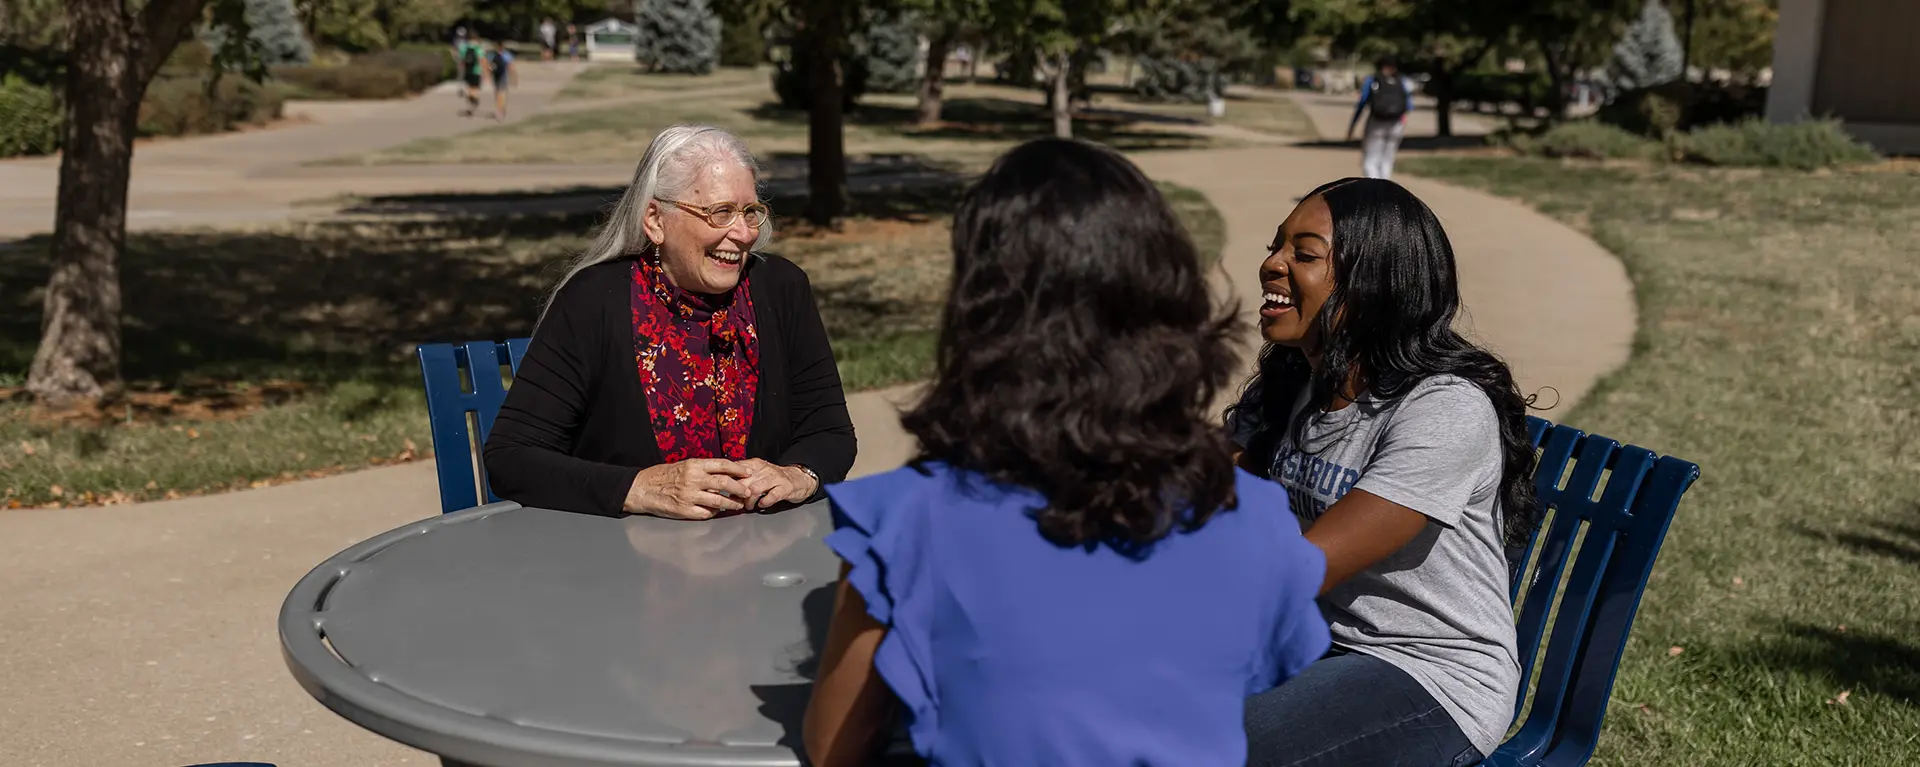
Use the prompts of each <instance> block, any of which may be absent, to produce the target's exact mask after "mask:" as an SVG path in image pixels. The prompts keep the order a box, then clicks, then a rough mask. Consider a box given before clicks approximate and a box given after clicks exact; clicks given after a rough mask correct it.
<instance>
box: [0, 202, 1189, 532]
mask: <svg viewBox="0 0 1920 767" xmlns="http://www.w3.org/2000/svg"><path fill="white" fill-rule="evenodd" d="M959 181H960V179H957V178H956V179H953V180H952V183H947V184H935V185H931V186H926V185H922V186H916V187H913V188H909V189H893V190H881V191H878V192H876V193H874V194H870V195H867V194H863V195H860V196H857V197H856V198H855V200H854V211H853V213H854V215H853V216H852V217H850V218H849V219H847V220H846V221H845V223H844V226H843V227H842V228H841V229H840V230H839V231H813V230H809V229H807V228H806V227H804V226H798V225H795V226H789V227H785V228H784V231H782V233H781V236H780V237H777V238H776V239H775V245H774V247H773V248H772V250H773V251H774V252H777V253H780V254H782V255H785V256H787V257H788V258H791V259H793V260H794V261H795V262H797V263H799V264H800V265H801V266H802V267H803V268H805V269H806V270H807V271H808V274H809V275H810V276H811V278H812V281H813V285H814V290H815V294H816V296H817V297H818V300H819V303H820V308H821V313H822V319H823V320H824V322H825V324H826V326H827V330H828V332H829V334H830V335H831V336H832V338H833V343H834V351H835V355H836V358H837V360H838V362H839V365H840V370H841V376H842V378H843V379H844V382H845V385H846V387H847V388H848V389H849V390H850V391H858V390H863V389H871V388H878V387H883V386H891V385H896V384H900V383H905V382H909V381H913V380H917V379H920V378H924V377H925V376H926V375H927V374H928V372H929V371H930V370H931V364H932V363H931V361H932V349H933V328H934V326H935V322H936V320H937V317H938V312H939V308H940V305H941V303H942V301H944V299H945V293H946V289H947V280H948V273H949V267H950V256H949V253H948V248H949V240H948V238H949V227H950V218H949V216H950V211H952V210H953V207H954V203H955V201H956V193H957V191H958V189H959ZM1166 191H1167V194H1168V197H1169V198H1170V199H1171V200H1172V201H1173V202H1174V204H1175V206H1176V207H1177V208H1178V210H1179V211H1180V212H1181V215H1182V217H1183V219H1185V220H1186V221H1187V222H1188V225H1189V226H1190V227H1191V228H1192V229H1193V230H1194V234H1195V239H1196V240H1197V241H1199V242H1200V243H1202V247H1203V249H1205V250H1206V252H1207V253H1208V255H1209V256H1210V257H1216V258H1217V256H1218V250H1219V247H1220V245H1219V243H1220V242H1222V241H1223V240H1224V237H1225V232H1224V226H1223V224H1222V221H1221V218H1220V214H1219V213H1218V211H1216V210H1214V209H1213V207H1212V205H1211V204H1209V203H1208V202H1207V201H1206V198H1205V197H1204V196H1201V195H1200V194H1199V193H1197V192H1194V191H1192V190H1188V189H1181V188H1177V187H1172V186H1167V187H1166ZM616 192H617V190H569V191H565V192H559V193H549V194H531V193H518V194H491V195H488V194H476V195H428V196H417V197H399V198H386V199H375V200H363V201H360V202H359V203H358V204H356V205H354V206H351V207H350V209H349V214H350V216H351V217H350V218H346V219H343V220H335V221H326V222H318V223H310V224H304V225H299V226H287V227H279V228H272V229H261V230H254V231H210V230H203V231H184V232H169V233H141V232H136V233H132V234H130V235H129V237H128V246H127V251H126V254H125V256H124V257H123V258H122V260H121V269H122V283H123V285H125V286H126V292H125V331H124V332H125V338H124V348H125V359H124V370H125V373H126V377H127V379H128V380H129V381H130V382H132V383H131V385H130V388H131V389H132V390H133V391H132V393H131V394H130V396H129V397H128V400H127V402H125V403H121V404H120V405H118V406H117V407H118V408H120V409H116V410H111V411H109V412H104V413H92V414H89V417H87V418H84V419H75V418H68V419H62V420H51V419H49V418H47V417H45V416H43V415H41V414H36V413H35V412H34V411H33V410H32V409H31V408H30V407H29V406H28V404H27V403H26V402H25V401H24V400H23V399H20V398H12V399H8V398H6V397H4V396H0V508H4V507H7V506H16V505H27V506H39V505H46V504H52V503H59V504H63V505H85V504H94V503H103V502H116V503H117V502H128V501H139V500H153V499H158V498H165V497H169V496H170V495H192V494H199V493H207V492H218V491H222V490H229V489H237V488H244V487H250V486H259V485H263V484H272V483H277V482H283V481H291V480H295V479H300V478H304V477H308V476H314V475H323V474H327V473H333V472H339V471H345V470H351V469H355V468H360V467H365V466H369V465H380V464H387V463H392V462H396V461H407V460H413V459H415V458H418V457H425V456H426V455H428V454H430V453H431V444H432V438H431V435H430V434H429V432H428V430H427V421H426V408H425V403H424V400H423V396H422V395H421V392H420V384H419V375H418V372H417V371H418V367H417V363H416V362H414V359H413V352H412V349H413V346H414V345H415V344H418V343H422V342H432V341H463V340H474V339H487V338H492V339H499V338H508V337H515V336H525V335H527V334H529V333H531V332H532V330H533V321H534V319H535V317H536V315H537V312H538V310H539V305H540V299H541V297H542V296H543V295H544V293H545V291H546V289H547V288H548V287H549V286H550V285H551V284H552V282H553V280H554V279H556V278H557V277H558V276H559V269H560V267H561V265H562V264H563V263H564V261H565V260H566V259H567V258H568V257H569V256H570V255H571V254H573V253H576V252H578V251H579V250H580V249H581V248H582V247H584V246H585V244H586V241H585V240H586V235H587V233H589V232H590V231H591V230H592V228H593V227H594V226H595V225H596V224H597V223H598V221H599V217H600V215H601V213H600V211H599V206H600V204H601V201H602V200H605V199H608V198H609V197H610V196H611V195H612V194H614V193H616ZM771 202H772V204H773V205H774V207H775V209H776V210H799V209H801V207H802V205H803V201H801V200H799V199H793V198H786V199H782V198H779V197H775V198H774V199H773V200H771ZM423 211H432V214H431V215H427V214H424V213H423ZM783 226H784V225H783ZM45 248H46V241H45V240H44V239H36V240H29V241H26V242H24V243H18V244H14V245H9V246H0V385H16V386H17V385H18V384H19V383H20V382H21V380H22V379H23V378H24V374H25V371H26V369H27V367H28V364H29V363H30V362H31V359H32V355H33V350H34V345H35V344H36V343H37V341H38V336H39V317H40V300H41V288H42V286H43V285H44V284H45V281H46V276H47V261H46V256H45Z"/></svg>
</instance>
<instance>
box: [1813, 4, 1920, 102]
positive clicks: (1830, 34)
mask: <svg viewBox="0 0 1920 767" xmlns="http://www.w3.org/2000/svg"><path fill="white" fill-rule="evenodd" d="M1825 5H1826V14H1825V17H1824V18H1823V19H1822V22H1823V23H1822V24H1821V27H1820V53H1819V64H1818V65H1816V67H1815V74H1814V78H1813V81H1814V85H1813V104H1812V113H1813V114H1816V115H1825V114H1832V115H1838V116H1840V117H1841V118H1842V119H1845V120H1847V121H1849V122H1862V123H1920V2H1915V0H1826V3H1825Z"/></svg>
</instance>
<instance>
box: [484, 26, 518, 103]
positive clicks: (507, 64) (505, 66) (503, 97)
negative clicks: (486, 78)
mask: <svg viewBox="0 0 1920 767" xmlns="http://www.w3.org/2000/svg"><path fill="white" fill-rule="evenodd" d="M487 74H489V75H491V76H492V79H493V119H495V120H505V119H507V85H508V81H509V80H511V81H512V84H513V86H514V87H516V88H518V87H520V70H519V68H517V67H515V66H514V65H513V51H509V50H507V43H506V41H505V40H501V41H497V42H495V43H494V44H493V52H492V53H489V54H487Z"/></svg>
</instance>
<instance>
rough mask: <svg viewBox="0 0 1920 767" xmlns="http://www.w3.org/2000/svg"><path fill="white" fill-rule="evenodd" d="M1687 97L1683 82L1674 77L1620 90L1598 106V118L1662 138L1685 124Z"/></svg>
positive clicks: (1620, 126) (1650, 136)
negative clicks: (1631, 89)
mask: <svg viewBox="0 0 1920 767" xmlns="http://www.w3.org/2000/svg"><path fill="white" fill-rule="evenodd" d="M1688 100H1689V99H1688V87H1687V84H1686V82H1684V81H1679V80H1676V81H1673V82H1670V83H1666V84H1664V85H1658V86H1655V87H1652V88H1642V89H1640V90H1635V91H1628V92H1626V93H1622V94H1620V95H1619V96H1616V97H1614V99H1613V100H1612V101H1609V102H1607V103H1606V104H1605V105H1604V106H1602V107H1600V113H1599V118H1600V121H1601V122H1604V123H1606V124H1608V125H1612V126H1615V127H1619V128H1622V129H1625V130H1627V131H1629V132H1632V133H1638V134H1640V135H1642V136H1646V137H1648V138H1656V139H1665V138H1667V137H1668V136H1671V135H1673V134H1674V133H1675V132H1676V131H1679V130H1680V129H1681V128H1682V127H1684V121H1685V119H1686V115H1687V103H1688Z"/></svg>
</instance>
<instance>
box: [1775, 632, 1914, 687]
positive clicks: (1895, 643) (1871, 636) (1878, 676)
mask: <svg viewBox="0 0 1920 767" xmlns="http://www.w3.org/2000/svg"><path fill="white" fill-rule="evenodd" d="M1742 657H1743V658H1746V659H1751V661H1752V662H1755V663H1758V664H1760V665H1762V666H1763V667H1765V668H1769V669H1779V670H1786V671H1795V672H1800V673H1805V674H1815V675H1820V676H1825V677H1827V678H1830V679H1832V680H1834V682H1835V683H1836V684H1838V685H1839V686H1840V687H1839V689H1847V690H1853V691H1854V692H1855V694H1861V693H1874V694H1878V695H1882V696H1885V697H1888V698H1891V699H1895V700H1899V701H1903V702H1905V703H1906V704H1908V705H1920V624H1913V625H1909V626H1905V627H1902V628H1901V630H1897V631H1882V630H1865V629H1861V628H1859V627H1847V628H1844V629H1843V628H1842V627H1839V626H1817V625H1813V624H1809V623H1803V622H1797V621H1796V622H1789V623H1785V624H1783V625H1781V626H1780V627H1779V628H1778V629H1776V630H1775V631H1773V632H1772V633H1771V634H1769V635H1766V636H1763V637H1762V638H1761V639H1760V640H1758V641H1757V642H1756V643H1755V644H1754V645H1753V646H1752V647H1750V648H1748V649H1747V650H1746V651H1745V652H1744V653H1742Z"/></svg>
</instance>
